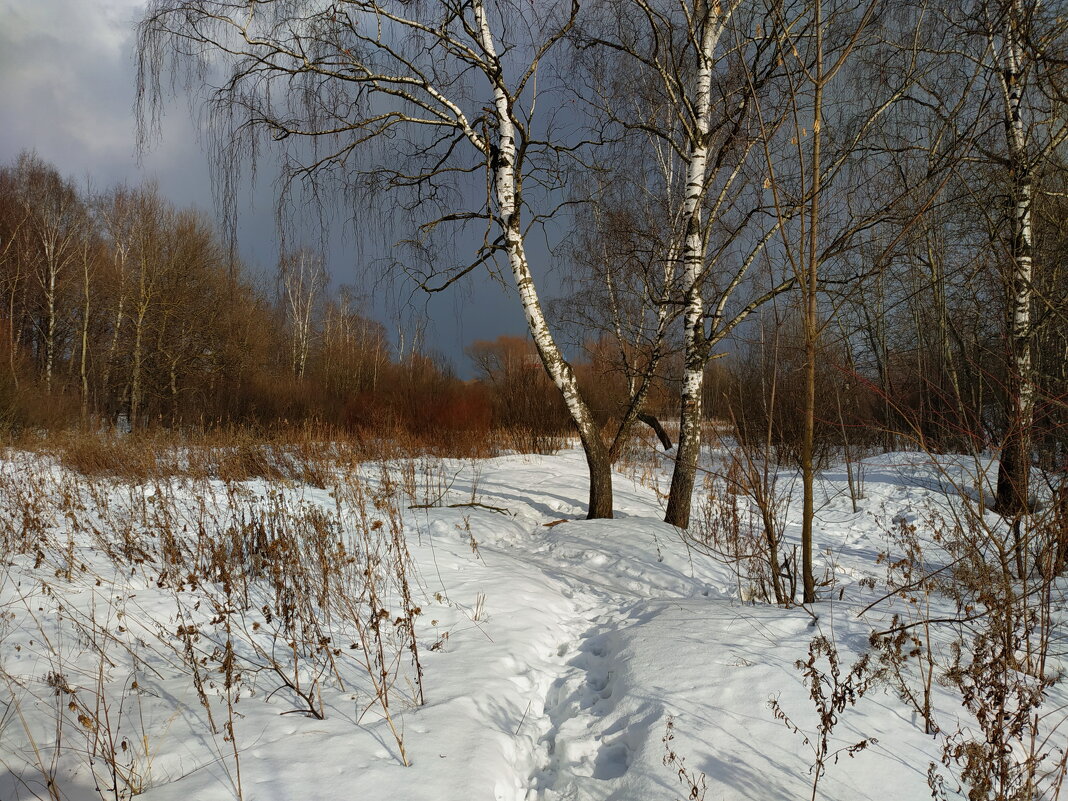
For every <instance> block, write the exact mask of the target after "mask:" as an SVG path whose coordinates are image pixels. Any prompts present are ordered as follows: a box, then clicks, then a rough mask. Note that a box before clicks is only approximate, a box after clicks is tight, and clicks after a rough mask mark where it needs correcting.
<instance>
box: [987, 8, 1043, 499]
mask: <svg viewBox="0 0 1068 801" xmlns="http://www.w3.org/2000/svg"><path fill="white" fill-rule="evenodd" d="M1013 10H1014V11H1018V8H1017V3H1013ZM1015 21H1016V20H1015V15H1010V16H1009V19H1008V20H1007V21H1006V25H1007V26H1008V28H1009V30H1008V31H1007V37H1006V38H1007V40H1008V41H1007V43H1006V63H1005V68H1004V69H1003V70H1002V80H1003V82H1004V83H1003V87H1002V89H1003V92H1004V95H1005V129H1006V138H1007V141H1008V148H1009V161H1010V164H1011V169H1012V173H1013V184H1014V187H1013V188H1014V190H1015V191H1014V194H1015V201H1016V202H1015V207H1014V209H1013V232H1012V233H1013V242H1012V266H1011V270H1012V272H1011V275H1010V277H1009V293H1010V296H1009V302H1010V304H1011V309H1010V310H1011V315H1012V316H1011V326H1012V330H1011V335H1010V340H1009V341H1010V348H1011V350H1010V354H1009V355H1010V359H1011V363H1012V367H1011V370H1010V375H1009V377H1008V389H1009V415H1008V425H1007V428H1006V431H1005V438H1004V440H1003V441H1002V445H1001V460H1000V464H999V466H998V484H997V495H996V497H995V500H994V509H995V511H997V512H999V513H1000V514H1003V515H1005V516H1007V517H1013V518H1017V519H1018V518H1019V517H1020V516H1021V515H1024V514H1026V513H1027V509H1028V500H1027V499H1028V493H1029V479H1030V471H1031V425H1032V422H1033V418H1034V381H1033V375H1032V364H1031V300H1032V297H1031V296H1032V284H1031V280H1032V272H1033V269H1034V263H1033V257H1032V236H1033V231H1032V223H1031V199H1032V191H1033V190H1032V180H1033V178H1032V175H1031V170H1030V165H1029V164H1028V161H1027V153H1026V150H1025V146H1026V144H1025V133H1024V123H1023V117H1022V113H1021V106H1022V100H1023V97H1022V95H1023V87H1022V85H1021V79H1022V76H1021V72H1022V69H1021V67H1022V64H1021V61H1022V53H1021V47H1020V42H1019V38H1018V32H1017V31H1016V30H1014V27H1013V26H1014V22H1015Z"/></svg>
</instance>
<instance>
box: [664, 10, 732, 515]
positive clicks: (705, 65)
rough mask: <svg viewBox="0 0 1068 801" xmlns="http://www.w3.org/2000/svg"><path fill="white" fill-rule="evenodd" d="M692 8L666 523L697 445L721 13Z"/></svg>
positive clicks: (679, 509)
mask: <svg viewBox="0 0 1068 801" xmlns="http://www.w3.org/2000/svg"><path fill="white" fill-rule="evenodd" d="M701 5H705V3H699V4H698V8H697V9H695V11H696V12H697V13H695V14H694V18H695V19H700V16H701V11H702V10H706V11H707V14H706V15H705V18H704V20H703V23H702V24H703V27H702V30H701V49H700V53H699V54H698V55H699V58H700V62H699V66H698V69H697V74H696V75H695V78H694V107H695V109H696V119H695V120H694V130H693V132H692V134H691V136H690V144H689V153H688V163H687V167H686V189H685V194H684V197H683V217H682V219H683V220H685V221H686V239H685V241H684V243H683V286H684V287H685V292H686V311H685V315H684V318H683V341H684V343H685V356H684V358H685V368H684V372H683V379H682V398H681V404H680V413H679V445H678V449H677V451H676V457H675V469H674V471H673V472H672V475H671V492H670V495H669V497H668V506H667V512H666V515H665V517H664V519H665V520H666V521H667V522H668V523H671V524H672V525H675V526H679V527H680V528H686V527H688V526H689V525H690V501H691V496H692V494H693V487H694V479H695V476H696V472H697V460H698V457H699V456H700V451H701V418H702V415H703V404H702V396H703V394H704V375H705V350H706V348H705V327H704V312H705V308H704V293H703V288H704V286H703V285H704V281H703V277H704V266H705V248H704V236H703V229H704V225H703V214H702V211H703V207H704V200H705V189H706V182H707V180H708V175H707V173H708V135H709V128H710V124H711V116H712V68H713V65H714V63H715V61H714V57H715V52H716V46H717V45H718V44H719V39H720V36H721V35H722V33H723V27H724V24H725V23H726V19H727V17H726V15H725V14H724V13H723V11H722V9H721V7H720V5H719V4H718V3H715V4H714V5H711V6H708V7H707V9H701V7H700V6H701Z"/></svg>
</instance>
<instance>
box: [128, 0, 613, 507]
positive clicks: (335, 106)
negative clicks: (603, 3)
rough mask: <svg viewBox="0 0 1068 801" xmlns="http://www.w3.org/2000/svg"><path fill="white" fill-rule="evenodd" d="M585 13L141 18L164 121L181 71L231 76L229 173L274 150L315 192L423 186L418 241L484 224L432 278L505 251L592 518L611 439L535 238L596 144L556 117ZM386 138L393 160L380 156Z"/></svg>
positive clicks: (384, 10)
mask: <svg viewBox="0 0 1068 801" xmlns="http://www.w3.org/2000/svg"><path fill="white" fill-rule="evenodd" d="M578 13H579V3H578V0H572V1H571V2H561V3H537V4H534V3H527V2H519V0H516V1H515V2H509V0H439V2H426V3H410V2H402V0H393V1H390V2H380V1H378V0H346V1H343V2H334V3H330V4H327V5H321V4H317V3H310V2H308V3H301V2H296V3H294V2H289V1H288V0H268V1H267V2H255V3H251V4H250V3H247V2H237V1H236V0H230V1H228V0H209V1H208V2H203V1H202V0H153V2H150V3H149V6H148V9H147V11H146V14H145V17H144V19H143V21H142V23H141V26H140V34H139V43H138V51H139V79H138V86H139V92H138V97H139V106H140V109H141V111H140V116H141V119H142V120H143V121H144V122H145V123H146V125H147V126H148V127H151V123H152V121H153V120H158V113H159V111H160V110H161V108H162V106H161V103H162V101H163V99H164V96H165V92H164V88H165V84H164V82H163V79H164V76H168V75H170V74H172V73H171V70H172V69H175V70H177V73H176V74H179V75H186V76H187V77H188V79H189V81H188V82H189V84H190V85H193V86H195V87H197V88H198V89H203V88H205V86H206V85H207V84H208V79H209V77H210V75H211V74H212V73H211V70H213V69H217V70H221V71H223V72H224V73H225V74H224V75H223V79H222V81H221V83H220V84H219V85H217V86H215V87H212V88H209V89H207V93H208V107H209V109H211V110H212V112H213V120H214V122H215V124H216V125H217V126H219V127H217V128H216V129H215V130H217V131H220V133H219V134H218V135H217V136H216V137H214V138H213V140H212V141H213V142H214V143H215V145H216V147H215V152H216V155H217V156H218V157H219V158H221V159H222V162H223V167H224V168H223V169H222V170H221V172H220V174H221V175H222V176H223V181H224V183H226V180H227V176H232V174H233V173H232V171H231V170H230V169H227V168H230V167H233V165H234V164H236V163H237V162H239V161H240V160H241V158H242V157H243V156H246V155H250V154H254V153H255V152H256V149H257V147H258V146H259V145H261V144H264V143H274V144H277V145H279V147H280V148H281V149H282V150H283V152H284V153H285V155H286V156H287V158H288V159H289V160H288V161H287V162H286V165H287V166H286V174H287V176H288V178H290V179H297V178H299V179H301V180H302V181H304V182H306V184H305V185H307V183H308V182H310V183H311V184H313V185H316V186H320V187H321V186H322V182H323V181H325V180H328V179H329V178H330V177H332V176H333V177H339V178H340V179H341V183H342V184H343V185H345V186H346V187H348V188H349V189H351V190H354V191H368V190H371V191H374V190H380V189H386V190H392V191H398V192H401V193H407V198H408V200H407V202H402V205H404V206H405V207H406V208H408V209H409V210H411V211H413V212H414V213H416V214H417V215H420V216H421V217H422V226H421V227H420V228H419V229H418V230H419V233H418V234H417V236H415V237H412V239H414V240H416V244H417V245H419V246H423V245H425V243H426V241H428V240H429V239H430V238H432V237H433V236H435V234H436V229H438V228H439V227H447V226H446V224H454V225H458V226H459V227H460V228H461V229H463V230H464V231H470V230H472V229H475V230H477V228H478V227H479V226H481V234H480V235H478V234H476V235H478V236H479V239H480V240H481V244H478V245H476V246H474V251H475V253H474V258H473V259H472V260H469V261H465V263H464V264H463V265H462V266H459V267H457V268H455V269H453V270H444V271H442V270H438V269H434V271H433V274H432V275H431V276H428V277H427V280H424V281H423V282H422V284H423V286H424V288H425V289H428V290H432V291H437V290H441V289H444V288H446V287H447V286H449V285H451V284H453V283H455V282H456V281H458V280H459V279H460V278H461V277H462V276H464V275H467V274H469V273H471V272H473V271H474V270H475V269H477V268H479V267H481V266H483V265H490V264H493V263H495V260H496V259H497V258H498V257H500V259H501V261H502V263H503V265H505V267H506V270H507V272H508V273H509V274H510V276H511V279H512V283H513V285H514V287H515V289H516V291H517V292H518V294H519V298H520V301H521V303H522V306H523V311H524V315H525V317H526V322H527V325H528V328H529V331H530V334H531V336H532V338H533V340H534V343H535V345H536V347H537V350H538V355H539V357H540V359H541V362H542V365H543V366H544V368H545V370H546V372H547V373H548V375H549V376H550V378H552V380H553V383H554V384H555V385H556V387H557V388H558V389H559V391H560V393H561V395H562V396H563V398H564V402H565V405H566V406H567V409H568V412H569V414H570V416H571V419H572V420H573V421H574V424H575V426H576V428H577V429H578V434H579V437H580V439H581V441H582V445H583V448H584V450H585V453H586V458H587V463H588V465H589V469H590V502H589V516H590V517H609V516H611V514H612V482H611V465H610V463H609V460H608V449H607V447H606V445H605V443H604V442H603V441H602V439H601V434H600V432H599V430H598V428H597V425H596V424H595V421H594V419H593V416H592V415H591V414H590V410H589V407H588V405H587V404H586V402H585V401H584V400H583V398H582V394H581V392H580V390H579V385H578V381H577V379H576V376H575V372H574V370H573V369H572V367H571V365H570V364H569V363H568V362H567V360H566V359H565V358H564V356H563V354H562V352H561V350H560V348H559V346H558V345H557V342H556V339H555V338H554V335H553V333H552V331H551V330H550V327H549V323H548V320H547V319H546V315H545V312H544V310H543V306H542V300H541V295H540V293H539V290H538V286H537V283H536V281H535V275H534V271H533V269H532V265H531V259H530V255H529V251H528V248H527V242H526V234H527V231H528V229H529V226H530V225H531V224H536V223H537V222H538V221H539V220H540V219H543V218H544V216H545V215H546V214H547V213H549V212H550V211H551V207H552V205H553V204H554V202H555V201H553V199H552V197H551V193H552V190H553V189H554V187H555V185H556V184H557V183H558V172H557V170H556V163H557V160H558V158H559V155H560V152H561V150H562V149H568V148H574V147H578V146H580V143H576V142H575V141H573V140H571V139H568V137H566V136H561V135H560V134H559V133H558V132H557V131H556V129H555V128H554V127H553V122H554V113H553V112H554V98H559V97H560V95H559V94H558V93H557V94H555V95H554V92H553V91H552V90H551V89H548V88H546V87H545V83H544V82H545V80H546V79H547V77H548V76H547V75H546V72H547V71H546V70H544V69H542V67H543V63H544V62H546V61H547V60H548V59H549V58H550V57H551V56H552V54H553V52H554V51H555V50H556V49H557V48H558V45H559V43H560V42H561V41H562V40H563V39H564V38H565V37H566V36H567V35H568V33H569V31H571V29H572V28H573V26H574V24H575V20H576V17H577V16H578ZM539 77H540V78H541V79H542V84H541V86H539ZM387 142H388V145H387ZM294 143H296V144H294ZM376 144H380V145H382V147H381V149H379V150H378V155H379V156H381V157H383V158H381V159H379V161H378V162H377V163H373V162H374V160H373V158H372V157H373V156H374V155H375V145H376ZM387 151H388V152H387ZM289 185H290V186H292V183H290V184H289ZM223 188H224V189H226V188H227V187H226V186H224V187H223ZM229 188H231V189H232V185H230V187H229ZM231 197H232V195H231ZM457 206H462V209H461V210H457ZM535 206H538V207H540V208H541V209H542V211H541V212H539V211H537V210H536V209H535V208H534V207H535ZM428 217H429V219H427V218H428Z"/></svg>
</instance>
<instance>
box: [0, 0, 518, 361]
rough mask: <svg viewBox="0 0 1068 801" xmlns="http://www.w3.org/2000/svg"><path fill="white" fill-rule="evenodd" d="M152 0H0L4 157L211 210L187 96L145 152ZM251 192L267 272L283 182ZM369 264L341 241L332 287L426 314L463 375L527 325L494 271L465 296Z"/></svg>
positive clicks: (255, 256)
mask: <svg viewBox="0 0 1068 801" xmlns="http://www.w3.org/2000/svg"><path fill="white" fill-rule="evenodd" d="M144 5H145V4H144V2H143V0H0V109H3V115H2V118H3V124H2V125H0V163H2V164H10V163H12V162H13V161H14V160H15V158H16V157H17V156H18V154H19V153H20V152H21V151H23V150H36V151H37V154H38V155H39V156H40V157H41V158H43V159H44V160H45V161H48V162H50V163H52V164H54V165H55V166H56V167H57V168H58V169H59V171H60V172H61V173H63V174H64V175H66V176H67V177H69V178H71V179H73V180H74V181H75V182H76V183H77V184H78V185H79V186H81V187H83V188H86V187H89V188H91V189H93V190H103V189H106V188H107V187H109V186H113V185H115V184H118V183H122V182H126V183H129V184H137V183H141V182H142V181H147V180H152V181H155V182H156V183H157V184H158V185H159V187H160V190H161V192H162V194H163V195H164V196H165V197H167V198H169V199H170V200H171V201H173V202H174V203H176V204H178V205H180V206H190V205H193V206H197V207H199V208H201V209H203V210H205V211H208V212H212V211H213V210H214V205H213V201H212V192H211V183H210V177H209V172H208V157H207V154H206V152H205V151H204V150H203V149H202V148H201V146H200V144H199V143H198V137H197V131H196V129H195V126H194V123H193V121H192V119H191V115H190V112H189V107H188V104H187V103H186V102H185V101H183V100H181V99H177V100H174V101H172V102H171V103H170V104H169V106H168V113H167V115H166V117H165V119H164V123H163V130H162V136H161V137H160V139H159V140H158V141H156V142H154V144H153V145H152V147H151V149H150V150H149V151H148V152H146V153H144V154H141V156H140V158H139V156H138V152H137V144H136V138H137V130H136V121H135V118H134V112H133V106H134V87H135V74H136V66H135V60H134V38H135V33H134V28H135V25H136V23H137V21H138V20H139V19H140V17H141V14H142V12H143V9H144ZM263 172H267V173H269V172H270V169H269V167H267V169H265V170H263ZM243 197H244V201H243V202H242V203H241V209H240V219H239V223H238V226H239V227H238V237H239V247H240V249H241V255H242V257H243V258H244V259H245V260H246V262H248V263H250V264H253V265H258V266H259V267H260V269H261V270H262V269H267V268H270V266H271V265H273V264H274V263H275V261H276V258H277V237H276V234H275V223H274V195H273V187H272V186H271V185H270V182H269V181H267V180H261V181H260V182H259V184H258V185H257V186H255V187H252V186H250V187H246V190H245V192H244V193H243ZM359 261H360V256H359V255H358V249H357V248H355V247H353V246H352V244H351V243H346V242H345V241H343V240H342V238H341V237H334V238H333V243H332V246H331V248H330V253H329V254H328V257H327V263H328V267H329V269H330V272H331V276H332V278H333V281H334V284H335V285H339V284H350V285H355V286H356V287H357V288H358V290H360V291H361V292H363V293H364V294H365V295H366V297H367V299H368V304H369V307H370V309H371V312H372V315H373V316H375V317H376V318H378V319H379V320H380V321H382V322H383V323H385V324H386V325H387V327H388V328H390V329H391V330H394V329H396V327H397V320H398V319H399V317H401V316H406V317H408V318H410V319H415V320H419V319H423V318H428V325H427V328H426V333H425V338H426V341H427V343H428V345H429V346H430V347H431V348H433V349H435V350H437V351H439V352H440V353H442V354H444V355H445V356H446V357H447V358H448V359H449V361H450V362H451V363H452V365H453V367H454V368H455V369H456V370H457V372H458V373H459V374H460V375H461V376H465V377H466V376H469V375H470V374H471V370H472V367H471V365H470V364H469V362H468V360H467V359H466V357H465V356H464V354H463V349H464V347H465V345H467V344H470V343H471V342H472V341H474V340H476V339H492V338H494V337H496V336H498V335H500V334H513V335H514V334H521V333H523V332H524V331H525V326H524V322H523V317H522V311H521V309H520V306H519V303H518V301H517V300H516V298H515V294H514V292H513V291H511V290H509V291H505V290H503V289H502V288H501V287H500V285H499V284H497V283H495V282H493V281H491V280H490V279H489V278H488V276H486V275H485V273H482V274H480V275H479V276H478V278H477V279H475V280H473V281H472V282H470V283H469V284H468V285H467V286H464V287H460V288H459V291H457V292H452V293H448V294H447V295H446V294H443V295H439V296H435V297H433V298H429V299H427V298H423V297H421V296H419V295H414V296H411V293H410V292H409V291H407V290H406V289H405V288H404V287H398V288H396V289H394V290H393V291H392V292H388V293H387V292H385V291H384V290H382V289H381V288H379V284H378V283H377V282H375V281H374V280H373V276H371V275H368V270H367V269H364V268H363V266H362V265H361V264H360V263H359ZM398 304H401V305H400V306H398ZM398 309H399V310H398Z"/></svg>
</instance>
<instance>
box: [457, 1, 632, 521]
mask: <svg viewBox="0 0 1068 801" xmlns="http://www.w3.org/2000/svg"><path fill="white" fill-rule="evenodd" d="M472 7H473V9H474V12H475V17H476V20H477V22H478V26H479V40H480V42H479V43H480V44H481V46H482V48H483V49H484V50H485V52H486V56H487V58H488V60H489V62H490V63H491V64H493V65H494V66H496V67H498V69H497V70H496V71H495V72H494V74H493V75H491V76H490V77H491V80H492V81H493V84H494V85H493V100H494V111H495V117H496V123H497V152H496V154H495V155H494V161H495V163H494V164H493V165H492V169H493V189H494V195H495V200H496V203H497V213H498V215H499V218H500V225H501V228H502V231H503V234H504V250H505V253H506V254H507V256H508V266H509V267H510V268H511V271H512V277H513V279H514V280H515V285H516V289H517V290H518V291H519V299H520V302H521V303H522V304H523V312H524V314H525V316H526V319H527V327H528V328H529V330H530V335H531V337H532V338H533V340H534V345H535V347H536V348H537V350H538V356H539V357H540V358H541V362H542V364H543V365H544V367H545V371H546V372H547V373H548V374H549V377H550V378H551V379H552V381H553V383H554V384H555V385H556V387H557V389H559V390H560V394H561V395H562V396H563V399H564V403H565V405H566V407H567V410H568V413H569V414H570V416H571V420H572V421H573V422H574V424H575V427H576V428H577V429H578V434H579V439H580V440H581V441H582V448H583V450H584V451H585V454H586V463H587V465H588V466H589V472H590V498H589V510H588V514H587V517H589V518H590V519H595V518H607V517H612V463H611V461H610V460H609V457H608V448H607V447H606V446H605V444H604V441H603V440H602V439H601V433H600V431H599V430H598V428H597V424H596V422H595V421H594V419H593V415H592V414H591V413H590V410H589V407H588V406H587V405H586V402H585V401H584V400H583V398H582V395H581V393H580V392H579V386H578V379H577V377H576V375H575V371H574V370H573V369H572V368H571V365H570V364H568V362H567V361H566V360H565V359H564V357H563V354H562V353H561V352H560V348H559V346H558V345H557V344H556V340H555V339H553V336H552V333H551V332H550V330H549V325H548V322H547V321H546V319H545V312H544V310H543V309H542V305H541V300H540V298H539V297H538V292H537V288H536V287H535V285H534V280H533V277H532V276H531V273H530V264H529V262H528V260H527V254H526V247H525V245H524V241H523V231H522V227H521V224H520V197H519V192H520V183H519V178H518V173H517V171H516V161H517V158H518V152H517V147H516V144H517V143H516V128H515V124H514V122H513V119H512V114H513V109H512V100H511V98H510V97H509V95H508V92H507V91H506V89H505V87H504V85H503V83H502V81H501V71H500V69H499V59H498V56H497V51H496V44H495V42H494V40H493V35H492V34H491V32H490V27H489V21H488V19H487V17H486V9H485V5H484V3H483V2H482V0H474V2H473V4H472Z"/></svg>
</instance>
